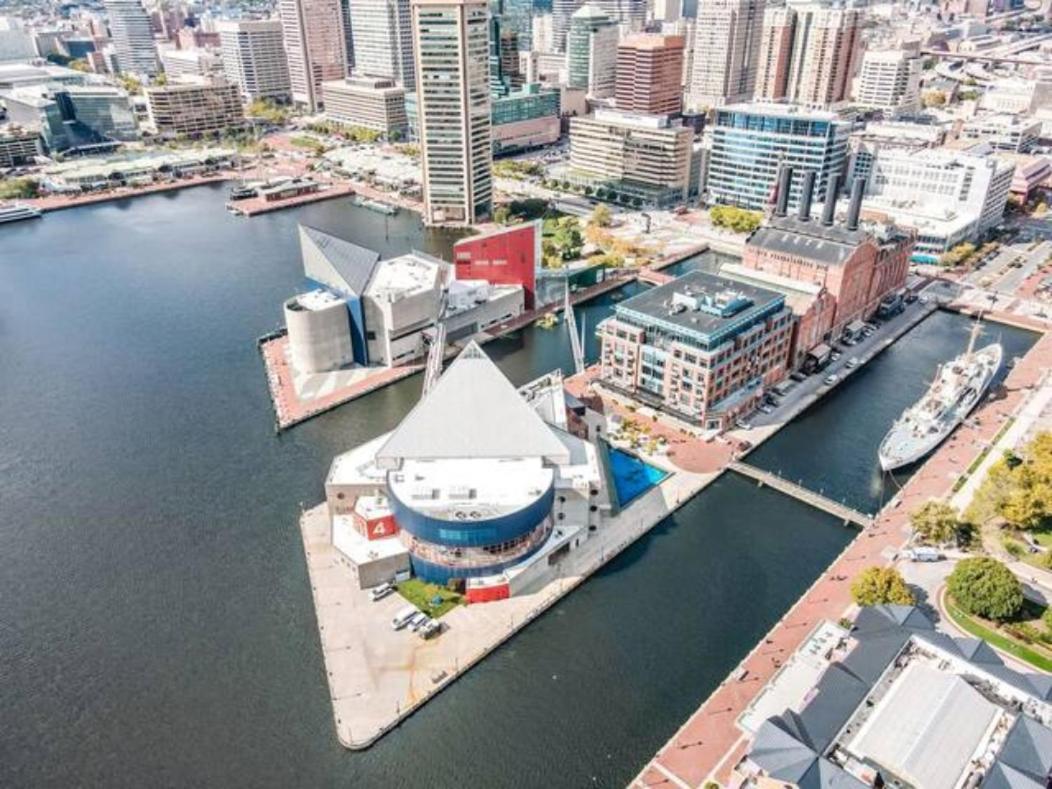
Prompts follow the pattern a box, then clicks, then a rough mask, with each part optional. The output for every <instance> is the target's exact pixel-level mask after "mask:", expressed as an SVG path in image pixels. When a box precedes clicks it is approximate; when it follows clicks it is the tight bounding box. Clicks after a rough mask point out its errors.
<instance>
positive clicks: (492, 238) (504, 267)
mask: <svg viewBox="0 0 1052 789" xmlns="http://www.w3.org/2000/svg"><path fill="white" fill-rule="evenodd" d="M541 236H542V223H541V220H539V219H538V220H536V221H534V222H523V223H522V224H518V225H513V226H512V227H505V228H501V229H500V230H494V231H493V232H491V233H483V234H481V235H475V236H467V237H465V238H462V239H460V240H459V241H457V242H456V243H455V244H454V245H453V263H454V265H455V266H456V274H457V279H458V280H484V281H486V282H489V283H491V284H493V285H519V286H521V287H522V289H523V294H524V300H525V306H526V309H528V310H531V309H533V308H534V307H535V306H537V305H536V296H535V292H536V284H535V283H536V278H537V266H538V265H539V264H540V261H541Z"/></svg>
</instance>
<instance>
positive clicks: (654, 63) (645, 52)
mask: <svg viewBox="0 0 1052 789" xmlns="http://www.w3.org/2000/svg"><path fill="white" fill-rule="evenodd" d="M683 44H684V42H683V36H663V35H659V34H656V33H636V34H633V35H630V36H627V37H625V38H624V39H622V40H621V43H620V44H618V47H617V87H616V91H615V99H616V104H617V108H618V109H619V110H621V111H622V112H633V113H641V114H644V115H677V114H679V113H680V111H681V110H682V109H683V86H682V79H683Z"/></svg>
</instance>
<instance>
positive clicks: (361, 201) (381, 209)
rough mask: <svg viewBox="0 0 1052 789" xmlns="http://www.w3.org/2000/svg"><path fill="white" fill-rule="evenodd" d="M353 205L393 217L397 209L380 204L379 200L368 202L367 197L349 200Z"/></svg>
mask: <svg viewBox="0 0 1052 789" xmlns="http://www.w3.org/2000/svg"><path fill="white" fill-rule="evenodd" d="M351 202H353V203H354V204H355V205H358V206H361V207H362V208H368V209H369V210H370V211H376V212H377V213H380V214H387V215H388V216H394V215H395V214H397V213H398V207H397V206H393V205H388V204H387V203H381V202H380V201H379V200H370V199H369V198H368V197H355V198H353V199H352V200H351Z"/></svg>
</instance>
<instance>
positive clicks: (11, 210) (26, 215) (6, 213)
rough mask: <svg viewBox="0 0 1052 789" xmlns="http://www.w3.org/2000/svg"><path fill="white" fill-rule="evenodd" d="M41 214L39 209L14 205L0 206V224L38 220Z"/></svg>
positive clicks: (18, 204)
mask: <svg viewBox="0 0 1052 789" xmlns="http://www.w3.org/2000/svg"><path fill="white" fill-rule="evenodd" d="M41 216H43V214H42V213H41V211H40V209H39V208H33V207H32V206H28V205H22V204H21V203H14V204H13V205H6V206H0V224H4V223H5V222H21V221H22V220H23V219H39V218H40V217H41Z"/></svg>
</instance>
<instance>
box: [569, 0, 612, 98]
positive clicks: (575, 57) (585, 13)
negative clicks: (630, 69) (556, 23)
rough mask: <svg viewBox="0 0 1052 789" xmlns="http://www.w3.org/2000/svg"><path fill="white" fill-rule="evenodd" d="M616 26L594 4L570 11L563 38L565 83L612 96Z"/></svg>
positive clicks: (589, 93)
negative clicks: (564, 42)
mask: <svg viewBox="0 0 1052 789" xmlns="http://www.w3.org/2000/svg"><path fill="white" fill-rule="evenodd" d="M616 67H617V25H616V24H615V23H614V21H613V20H612V19H610V17H609V16H607V15H606V14H605V13H604V12H603V11H602V9H600V8H599V6H597V5H596V4H595V3H586V4H585V5H583V6H581V7H580V8H579V9H577V10H576V11H575V12H574V15H573V18H572V19H571V20H570V32H569V34H568V35H567V38H566V72H567V79H566V82H567V85H569V86H570V87H571V88H581V89H583V90H585V91H587V92H588V95H589V96H592V97H593V98H598V99H604V98H609V97H610V96H613V95H614V90H615V86H616Z"/></svg>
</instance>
